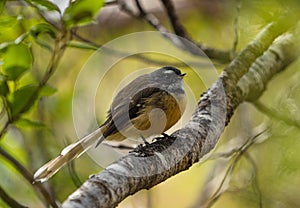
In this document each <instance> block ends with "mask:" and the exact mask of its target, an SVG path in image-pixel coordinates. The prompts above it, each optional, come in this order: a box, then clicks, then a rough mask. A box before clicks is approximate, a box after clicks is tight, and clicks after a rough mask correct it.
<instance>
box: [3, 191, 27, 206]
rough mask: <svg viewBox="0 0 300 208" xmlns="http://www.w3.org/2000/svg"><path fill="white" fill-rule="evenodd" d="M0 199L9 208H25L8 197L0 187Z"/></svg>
mask: <svg viewBox="0 0 300 208" xmlns="http://www.w3.org/2000/svg"><path fill="white" fill-rule="evenodd" d="M0 198H1V199H3V201H4V202H5V203H6V204H7V205H9V206H10V207H14V208H27V207H26V206H24V205H22V204H20V203H19V202H17V201H16V200H14V199H13V198H12V197H11V196H9V195H8V194H7V193H6V192H5V191H4V189H3V188H2V187H1V186H0Z"/></svg>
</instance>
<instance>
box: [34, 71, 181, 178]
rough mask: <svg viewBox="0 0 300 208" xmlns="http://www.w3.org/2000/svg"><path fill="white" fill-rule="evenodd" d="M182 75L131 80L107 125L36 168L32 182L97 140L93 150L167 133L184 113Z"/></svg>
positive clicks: (151, 75) (117, 99)
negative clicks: (103, 144)
mask: <svg viewBox="0 0 300 208" xmlns="http://www.w3.org/2000/svg"><path fill="white" fill-rule="evenodd" d="M184 75H185V74H184V73H181V71H180V70H179V69H177V68H175V67H171V66H167V67H163V68H160V69H158V70H156V71H153V72H151V73H149V74H144V75H141V76H139V77H137V78H136V79H134V80H133V81H132V82H130V83H129V84H128V85H126V86H125V87H124V88H123V89H122V90H121V91H119V92H118V93H117V95H116V96H115V98H114V99H113V102H112V104H111V107H110V110H109V111H108V116H107V119H106V121H105V122H104V123H103V124H102V125H100V127H99V128H98V129H96V130H95V131H94V132H92V133H91V134H89V135H87V136H85V137H83V138H82V139H80V140H79V141H77V142H75V143H73V144H70V145H69V146H67V147H65V148H64V149H63V150H62V152H61V153H60V155H59V156H57V157H56V158H54V159H52V160H51V161H49V162H48V163H46V164H45V165H43V166H42V167H41V168H39V169H38V170H37V171H36V172H35V174H34V181H35V182H37V181H40V182H44V181H46V180H48V179H49V178H50V177H51V176H52V175H54V174H55V173H56V172H57V171H58V170H59V169H60V168H61V167H63V166H64V165H65V164H66V163H67V162H69V161H71V160H73V159H74V158H77V157H79V156H80V155H81V154H82V153H84V152H85V151H87V150H88V149H89V148H90V147H91V146H92V145H93V144H94V143H95V142H96V141H97V140H98V142H97V144H96V147H97V146H98V145H99V144H100V143H101V142H102V141H103V140H104V139H106V140H117V141H121V140H124V139H126V138H129V137H130V138H138V137H142V138H147V137H149V136H153V135H159V134H162V133H163V132H165V131H167V130H168V129H169V128H171V127H172V126H173V125H174V124H175V123H177V121H178V120H179V119H180V118H181V116H182V114H183V112H184V110H185V106H186V94H185V91H184V87H183V80H182V79H183V77H184ZM162 112H163V113H162Z"/></svg>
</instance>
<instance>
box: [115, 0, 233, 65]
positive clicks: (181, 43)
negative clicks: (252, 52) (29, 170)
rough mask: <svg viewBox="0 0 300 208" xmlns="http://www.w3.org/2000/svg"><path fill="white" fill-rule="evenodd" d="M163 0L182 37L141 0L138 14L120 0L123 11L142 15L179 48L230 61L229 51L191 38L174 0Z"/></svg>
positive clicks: (174, 26) (138, 16) (172, 23)
mask: <svg viewBox="0 0 300 208" xmlns="http://www.w3.org/2000/svg"><path fill="white" fill-rule="evenodd" d="M161 1H162V3H163V5H164V8H165V10H166V12H167V14H168V17H169V20H170V22H171V25H172V28H173V30H174V32H175V34H176V35H177V36H179V37H181V38H178V37H177V36H175V35H172V33H171V32H170V31H168V30H167V29H166V28H165V27H164V26H163V25H162V24H161V23H160V21H159V20H158V18H156V17H155V16H154V15H153V14H150V13H147V12H146V11H145V10H144V9H143V7H142V5H141V3H140V2H139V0H136V5H137V8H138V9H139V11H140V14H139V15H136V14H135V13H134V11H133V10H132V9H130V8H129V7H128V6H127V5H126V4H125V2H123V1H119V2H121V9H123V11H125V12H126V13H128V14H130V15H131V16H133V17H136V18H141V17H142V18H143V19H145V20H146V21H147V22H148V23H149V24H150V25H151V26H152V27H154V28H155V29H156V30H157V31H159V32H160V33H161V34H162V35H163V36H164V37H166V38H167V39H169V40H170V41H171V42H172V43H173V44H174V45H175V46H177V47H178V48H180V49H183V50H185V51H188V52H189V53H191V54H193V55H197V56H203V55H204V54H205V55H206V56H208V57H209V58H211V59H214V60H217V61H220V62H229V61H230V60H231V58H230V52H229V51H222V50H217V49H214V48H210V47H207V46H204V45H203V44H201V43H198V42H196V41H194V40H193V38H191V37H190V36H189V34H188V33H187V31H186V29H185V27H184V26H183V24H181V22H180V20H179V18H178V16H177V14H176V11H175V7H174V5H173V3H172V1H171V0H161Z"/></svg>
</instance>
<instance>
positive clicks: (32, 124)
mask: <svg viewBox="0 0 300 208" xmlns="http://www.w3.org/2000/svg"><path fill="white" fill-rule="evenodd" d="M15 125H16V126H17V127H19V128H26V127H28V128H39V129H40V128H45V127H46V126H45V124H43V123H41V122H38V121H31V120H29V119H26V118H21V119H18V121H16V122H15Z"/></svg>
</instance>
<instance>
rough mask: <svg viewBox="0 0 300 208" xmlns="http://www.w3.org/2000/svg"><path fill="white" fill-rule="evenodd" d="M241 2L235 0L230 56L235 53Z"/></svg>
mask: <svg viewBox="0 0 300 208" xmlns="http://www.w3.org/2000/svg"><path fill="white" fill-rule="evenodd" d="M241 5H242V2H241V0H237V6H236V15H235V18H234V21H233V28H234V41H233V45H232V50H231V56H232V57H233V56H234V54H235V53H236V49H237V45H238V43H239V15H240V10H241Z"/></svg>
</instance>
